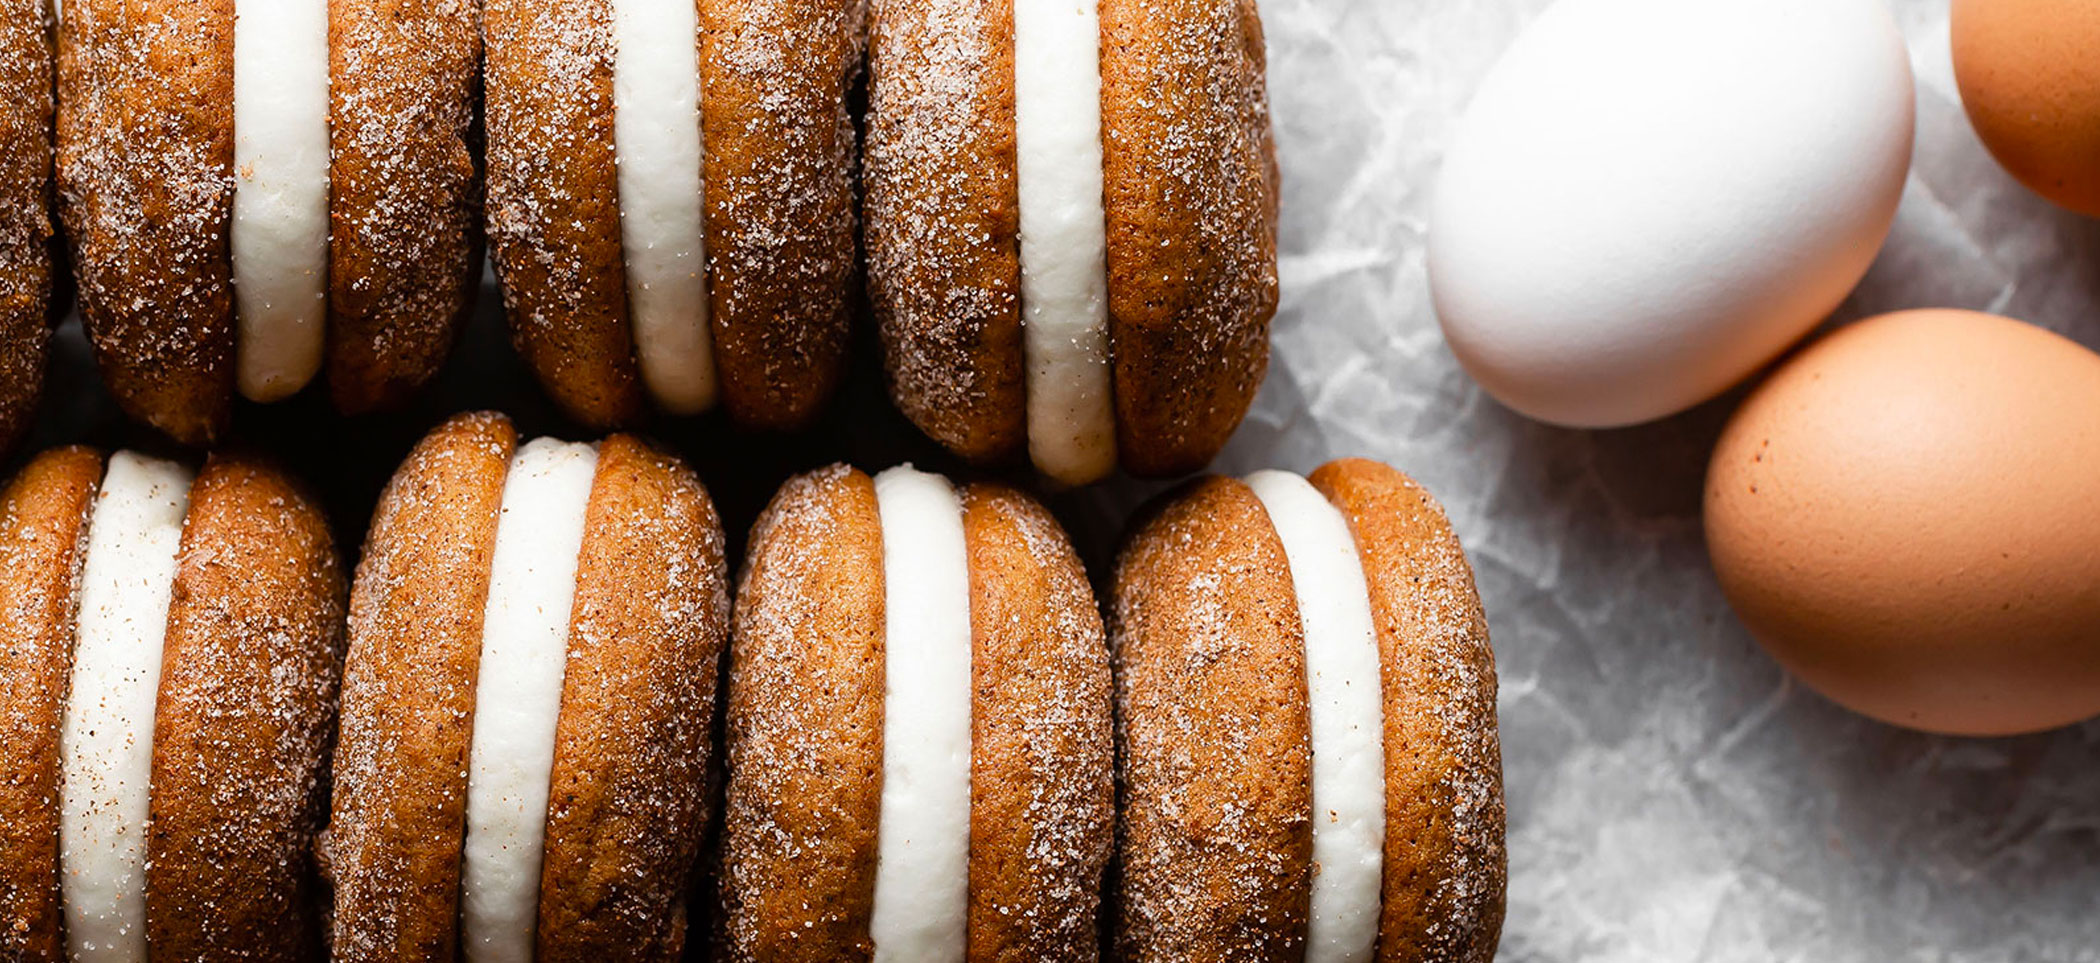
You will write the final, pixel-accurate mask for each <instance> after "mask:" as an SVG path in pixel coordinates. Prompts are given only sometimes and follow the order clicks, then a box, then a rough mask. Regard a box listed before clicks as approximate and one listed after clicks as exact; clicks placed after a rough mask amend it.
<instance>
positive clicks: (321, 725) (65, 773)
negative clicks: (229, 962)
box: [0, 448, 344, 963]
mask: <svg viewBox="0 0 2100 963" xmlns="http://www.w3.org/2000/svg"><path fill="white" fill-rule="evenodd" d="M343 595H344V585H343V577H342V571H341V569H340V568H339V567H338V565H337V561H336V556H335V548H334V545H333V544H332V542H331V541H330V538H329V533H328V526H327V523H326V522H325V520H324V519H323V518H322V516H321V513H320V511H319V509H318V508H316V507H315V505H314V503H313V502H312V501H311V500H309V499H308V498H307V496H306V495H305V494H304V493H303V492H302V491H301V490H300V489H299V488H298V487H297V486H295V485H294V484H292V483H291V482H289V481H288V480H286V479H285V478H284V477H283V476H281V475H279V474H278V473H277V472H276V471H274V470H273V469H271V468H269V467H268V466H266V465H264V464H262V463H260V462H258V461H254V460H252V459H249V458H245V457H241V456H224V455H214V456H212V457H211V458H210V459H209V460H207V461H206V462H205V464H204V468H203V470H202V471H201V472H197V473H195V474H194V475H193V474H192V473H191V471H190V470H189V469H188V468H186V467H184V466H181V465H177V464H173V463H170V462H164V461H159V460H156V459H152V458H146V457H143V456H140V455H135V454H132V453H130V452H120V453H118V454H116V455H113V456H111V457H109V458H108V459H107V460H106V461H105V459H104V458H103V457H102V456H101V455H100V454H98V453H96V452H92V451H88V450H85V449H79V448H65V449H58V450H55V451H51V452H47V453H45V454H43V455H41V456H39V457H38V458H37V459H35V460H34V461H32V462H31V463H30V464H29V466H28V467H26V468H24V469H23V470H22V473H21V474H20V475H18V476H17V477H16V478H15V480H14V481H13V483H12V484H10V485H9V486H8V487H7V489H6V491H5V492H4V493H0V680H4V684H0V721H4V724H5V727H6V730H5V731H6V732H8V733H9V735H8V737H7V738H6V739H0V772H4V773H6V774H7V775H6V778H5V779H4V780H0V957H4V958H6V959H9V960H38V961H59V960H72V961H90V963H94V961H109V963H118V961H143V960H146V959H147V958H148V957H149V956H150V957H153V958H156V959H254V960H288V961H289V960H306V959H313V958H316V957H317V956H318V955H319V954H320V953H321V949H322V942H321V937H322V933H321V918H322V912H321V911H322V909H323V907H322V903H321V898H320V893H319V887H318V882H319V881H318V877H317V876H316V874H315V873H314V863H313V842H314V838H315V835H316V833H317V832H318V831H319V829H320V828H321V822H322V819H323V817H324V816H325V814H326V805H325V803H324V801H323V800H324V790H323V789H322V781H321V774H322V765H323V763H324V762H325V755H326V746H327V740H328V737H329V733H330V731H331V724H332V722H333V720H334V712H335V702H336V685H337V681H338V679H339V678H340V671H341V667H342V631H343V630H342V619H343Z"/></svg>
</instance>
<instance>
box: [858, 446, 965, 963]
mask: <svg viewBox="0 0 2100 963" xmlns="http://www.w3.org/2000/svg"><path fill="white" fill-rule="evenodd" d="M875 499H876V505H877V507H878V509H879V510H880V512H881V518H882V575H883V586H884V588H883V593H884V612H885V615H884V625H883V631H884V646H883V653H884V678H885V680H886V681H885V686H884V691H883V731H882V746H883V753H882V810H881V817H880V822H879V824H878V828H877V835H876V840H877V841H876V863H875V908H874V913H873V914H872V919H871V920H870V921H869V924H868V932H869V938H870V939H872V940H873V941H874V943H875V959H876V960H877V961H878V963H880V961H897V963H907V961H908V963H939V961H960V960H962V959H963V957H964V955H965V954H964V951H965V949H966V947H967V944H966V932H965V931H966V926H965V924H966V922H967V920H968V916H969V895H970V889H969V883H970V691H971V685H970V563H969V551H968V548H967V545H966V543H965V541H964V537H963V525H962V502H961V500H960V499H958V498H957V497H956V494H955V489H954V488H953V487H952V486H950V485H949V484H948V481H947V479H945V478H942V477H941V476H939V475H930V474H926V473H924V472H920V471H915V470H913V469H912V468H911V467H910V466H908V465H904V466H899V467H896V468H892V469H890V470H888V471H886V472H883V473H882V474H880V475H877V476H875Z"/></svg>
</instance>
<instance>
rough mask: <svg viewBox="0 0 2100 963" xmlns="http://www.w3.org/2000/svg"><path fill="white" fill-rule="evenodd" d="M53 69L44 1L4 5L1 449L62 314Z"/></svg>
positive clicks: (20, 423)
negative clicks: (55, 255) (55, 264)
mask: <svg viewBox="0 0 2100 963" xmlns="http://www.w3.org/2000/svg"><path fill="white" fill-rule="evenodd" d="M51 73H52V49H51V23H50V13H49V11H48V10H47V9H46V8H45V6H44V4H43V3H42V2H39V0H10V2H7V3H0V453H4V452H6V451H7V450H8V449H11V448H13V447H14V445H15V443H16V442H18V441H20V440H21V438H22V435H23V434H24V433H26V432H27V431H28V430H29V423H30V416H31V414H32V413H33V412H34V410H35V408H36V402H37V397H38V395H40V394H42V393H43V388H44V365H45V363H46V359H47V357H48V356H49V353H50V343H51V325H52V322H53V321H55V320H56V314H55V312H54V311H53V308H52V305H53V298H52V283H53V276H52V263H51V255H52V244H53V240H54V238H55V237H56V232H55V231H54V230H53V229H52V224H51V164H52V160H51V123H52V121H51V113H52V110H53V106H52V101H51Z"/></svg>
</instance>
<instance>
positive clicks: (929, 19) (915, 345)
mask: <svg viewBox="0 0 2100 963" xmlns="http://www.w3.org/2000/svg"><path fill="white" fill-rule="evenodd" d="M869 28H870V30H869V38H870V42H869V49H868V70H869V107H868V144H867V172H866V178H867V229H866V238H867V246H868V290H869V294H870V297H871V299H872V301H873V304H872V307H873V308H874V312H875V318H876V323H877V324H878V325H879V326H880V329H881V334H882V342H883V350H884V354H885V362H886V364H885V367H886V370H887V371H888V373H889V378H890V386H891V387H890V394H891V397H893V398H895V399H896V400H897V404H898V406H899V407H900V408H901V409H903V411H904V414H905V415H906V416H907V417H909V418H910V419H911V420H912V423H913V424H916V425H918V426H919V428H920V430H922V431H924V432H926V433H927V434H928V435H929V436H931V437H932V438H933V439H934V440H935V441H938V442H940V443H941V444H943V445H946V446H948V447H949V448H951V449H953V450H955V451H956V452H958V453H960V454H962V455H963V456H964V457H966V458H972V459H978V460H987V459H1000V458H1006V457H1009V456H1012V455H1014V454H1016V453H1018V452H1019V451H1020V450H1021V448H1022V446H1023V444H1024V443H1025V441H1026V438H1027V423H1026V414H1027V410H1026V409H1027V386H1026V379H1025V374H1024V354H1023V348H1022V332H1021V293H1020V288H1021V250H1020V230H1021V210H1020V197H1019V195H1018V194H1017V193H1016V192H1017V189H1018V188H1017V187H1016V176H1017V175H1016V167H1015V164H1016V157H1015V149H1016V148H1015V139H1014V138H1015V135H1014V40H1013V32H1014V23H1013V2H1012V0H875V2H874V3H873V4H872V6H871V9H870V17H869Z"/></svg>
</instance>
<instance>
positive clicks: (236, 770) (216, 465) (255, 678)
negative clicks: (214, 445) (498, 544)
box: [146, 455, 345, 959]
mask: <svg viewBox="0 0 2100 963" xmlns="http://www.w3.org/2000/svg"><path fill="white" fill-rule="evenodd" d="M176 566H177V567H176V576H175V578H176V581H175V590H174V594H173V604H172V605H171V606H170V608H169V610H168V634H167V643H166V652H165V661H164V663H163V669H162V673H161V683H160V696H159V699H158V701H157V704H156V706H155V712H154V727H155V737H154V747H153V776H152V798H151V807H152V827H153V832H152V833H151V835H150V837H149V843H148V848H147V864H146V879H147V896H146V929H147V932H148V934H149V935H150V938H151V940H152V943H153V947H154V951H155V954H156V955H165V956H168V957H173V958H178V959H180V958H194V959H206V958H261V959H289V958H296V957H299V956H303V955H306V954H310V953H316V952H318V951H319V949H320V947H321V933H320V928H319V918H318V915H317V914H316V913H315V912H314V907H315V906H316V903H317V898H316V897H317V895H318V894H316V893H315V891H314V887H313V885H312V882H311V880H312V843H313V838H314V835H315V833H317V832H318V831H319V830H320V828H321V825H322V823H323V822H324V820H325V809H324V807H323V792H324V791H323V789H322V778H323V776H322V773H323V770H324V768H325V766H326V763H327V758H328V752H327V750H328V744H329V737H330V735H331V730H332V726H331V724H330V723H331V722H332V720H333V717H334V709H335V702H336V692H337V683H338V681H339V680H340V678H341V669H342V655H343V596H344V594H345V585H344V579H343V573H342V570H341V568H340V566H339V563H338V561H337V558H336V554H335V547H334V544H333V542H332V540H331V538H330V536H329V532H328V527H327V524H326V521H325V520H324V519H323V518H322V517H321V514H320V511H319V509H318V507H317V506H316V505H314V504H313V503H312V502H311V501H310V500H309V499H308V498H307V496H306V495H305V493H304V492H303V491H302V490H301V489H299V488H298V487H297V486H296V485H294V484H293V483H291V482H290V481H289V480H287V479H286V478H284V477H283V476H282V475H279V474H278V473H277V472H276V471H275V470H274V469H272V468H270V467H268V466H267V465H265V464H263V463H261V462H259V461H256V460H253V459H250V458H246V457H243V456H227V455H214V456H213V457H212V458H211V459H210V460H209V461H208V462H207V463H206V464H205V467H204V470H203V471H202V472H200V473H199V474H198V477H197V481H196V483H195V484H194V485H193V486H192V489H191V494H190V512H189V516H188V518H187V519H186V520H185V521H184V525H183V537H182V549H181V554H180V555H179V556H178V558H177V560H176Z"/></svg>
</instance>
